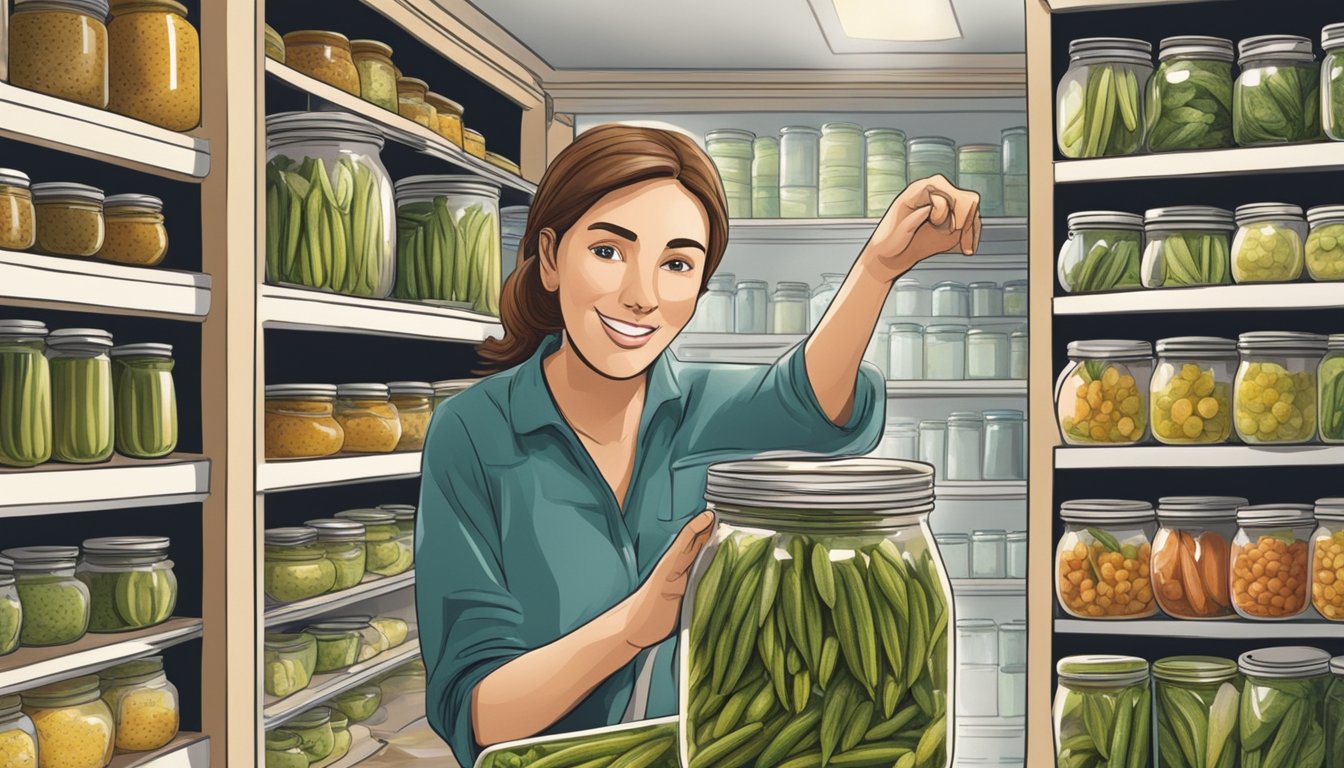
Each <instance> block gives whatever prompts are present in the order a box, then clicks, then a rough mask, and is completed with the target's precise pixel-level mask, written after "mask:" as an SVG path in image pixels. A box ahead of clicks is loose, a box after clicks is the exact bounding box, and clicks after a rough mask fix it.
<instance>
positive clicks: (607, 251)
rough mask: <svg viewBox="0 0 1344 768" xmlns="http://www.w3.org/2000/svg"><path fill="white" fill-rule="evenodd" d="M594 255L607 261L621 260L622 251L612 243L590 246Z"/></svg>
mask: <svg viewBox="0 0 1344 768" xmlns="http://www.w3.org/2000/svg"><path fill="white" fill-rule="evenodd" d="M589 250H591V251H592V252H593V255H594V256H596V257H597V258H599V259H603V260H606V261H620V260H621V252H620V251H618V250H616V249H615V248H612V247H611V246H610V245H595V246H593V247H592V248H590V249H589Z"/></svg>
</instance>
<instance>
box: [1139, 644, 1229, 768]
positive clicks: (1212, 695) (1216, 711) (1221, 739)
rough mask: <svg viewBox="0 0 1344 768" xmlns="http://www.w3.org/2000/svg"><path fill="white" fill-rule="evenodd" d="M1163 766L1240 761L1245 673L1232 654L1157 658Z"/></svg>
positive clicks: (1219, 766) (1199, 767)
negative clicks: (1239, 731)
mask: <svg viewBox="0 0 1344 768" xmlns="http://www.w3.org/2000/svg"><path fill="white" fill-rule="evenodd" d="M1153 695H1154V697H1155V698H1156V700H1157V734H1156V740H1157V754H1158V766H1178V765H1184V766H1190V768H1227V767H1228V766H1233V765H1236V764H1237V757H1238V752H1239V751H1240V743H1239V739H1238V738H1237V721H1238V712H1239V709H1240V705H1241V675H1240V673H1239V672H1238V671H1237V663H1236V662H1235V661H1232V660H1231V659H1219V658H1215V657H1212V656H1173V657H1170V658H1165V659H1160V660H1158V661H1156V662H1154V663H1153Z"/></svg>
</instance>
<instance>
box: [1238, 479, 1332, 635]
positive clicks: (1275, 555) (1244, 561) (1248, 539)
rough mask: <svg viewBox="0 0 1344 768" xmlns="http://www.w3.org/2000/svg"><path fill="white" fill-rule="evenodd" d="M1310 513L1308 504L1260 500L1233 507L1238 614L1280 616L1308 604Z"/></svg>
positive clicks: (1297, 613) (1300, 611)
mask: <svg viewBox="0 0 1344 768" xmlns="http://www.w3.org/2000/svg"><path fill="white" fill-rule="evenodd" d="M1315 529H1316V518H1315V517H1314V515H1313V514H1312V507H1311V505H1309V504H1264V505H1259V506H1253V507H1241V508H1240V509H1238V510H1237V536H1236V538H1234V539H1233V540H1232V570H1231V574H1230V576H1229V578H1230V579H1231V582H1232V606H1233V607H1234V608H1236V610H1237V613H1238V614H1240V615H1241V617H1242V618H1244V619H1258V620H1263V621H1281V620H1284V619H1292V618H1296V617H1297V616H1300V615H1301V614H1303V613H1304V612H1305V611H1306V610H1307V607H1308V605H1309V603H1310V601H1309V599H1308V594H1307V592H1308V586H1309V585H1310V584H1311V580H1310V578H1309V577H1308V575H1307V571H1308V567H1309V565H1310V563H1309V561H1310V559H1311V549H1310V542H1311V535H1312V532H1313V531H1314V530H1315Z"/></svg>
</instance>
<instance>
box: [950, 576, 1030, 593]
mask: <svg viewBox="0 0 1344 768" xmlns="http://www.w3.org/2000/svg"><path fill="white" fill-rule="evenodd" d="M1026 594H1027V580H1026V579H953V580H952V596H953V597H991V596H1016V595H1026Z"/></svg>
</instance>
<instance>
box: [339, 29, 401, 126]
mask: <svg viewBox="0 0 1344 768" xmlns="http://www.w3.org/2000/svg"><path fill="white" fill-rule="evenodd" d="M350 58H351V59H353V60H354V62H355V69H356V71H358V72H359V97H360V98H362V99H364V100H365V101H367V102H369V103H370V104H374V105H377V106H379V107H382V108H383V109H386V110H387V111H388V112H397V111H398V103H397V68H396V66H395V65H394V64H393V63H392V46H390V45H388V44H387V43H380V42H378V41H377V40H351V41H350Z"/></svg>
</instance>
